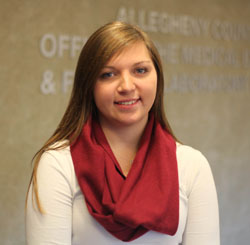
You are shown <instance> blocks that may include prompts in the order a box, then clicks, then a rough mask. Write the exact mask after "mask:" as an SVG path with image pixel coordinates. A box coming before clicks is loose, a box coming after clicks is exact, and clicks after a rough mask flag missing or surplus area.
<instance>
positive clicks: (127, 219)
mask: <svg viewBox="0 0 250 245" xmlns="http://www.w3.org/2000/svg"><path fill="white" fill-rule="evenodd" d="M70 150H71V156H72V160H73V164H74V167H75V172H76V176H77V179H78V182H79V185H80V188H81V190H82V192H83V194H84V197H85V200H86V204H87V207H88V210H89V212H90V214H91V215H92V216H93V217H94V218H95V219H96V220H97V221H98V222H99V223H100V224H101V225H102V226H103V227H104V228H105V229H106V230H107V231H109V232H110V233H111V234H112V235H114V236H115V237H116V238H118V239H120V240H122V241H132V240H134V239H136V238H138V237H140V236H141V235H143V234H144V233H146V232H147V231H148V230H154V231H158V232H161V233H165V234H168V235H174V234H175V233H176V231H177V228H178V221H179V185H178V172H177V160H176V143H175V141H174V139H173V138H172V136H171V135H170V134H169V133H168V132H167V131H166V130H164V129H163V128H162V127H161V125H160V124H159V123H158V122H157V121H155V120H154V117H153V116H152V117H151V119H150V120H149V122H148V124H147V127H146V129H145V131H144V133H143V136H142V139H141V142H140V147H139V150H138V152H137V154H136V156H135V159H134V161H133V164H132V167H131V169H130V171H129V174H128V175H127V177H125V176H124V175H123V173H122V170H121V168H120V166H119V163H118V162H117V160H116V158H115V156H114V154H113V152H112V150H111V148H110V146H109V144H108V142H107V139H106V137H105V135H104V133H103V131H102V129H101V127H100V125H99V124H98V123H97V122H95V121H94V120H91V119H90V120H88V122H87V123H86V124H85V125H84V126H83V130H82V133H81V135H80V136H79V138H78V139H77V141H76V142H75V143H74V144H72V145H71V146H70Z"/></svg>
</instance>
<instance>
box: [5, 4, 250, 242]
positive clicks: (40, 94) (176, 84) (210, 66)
mask: <svg viewBox="0 0 250 245" xmlns="http://www.w3.org/2000/svg"><path fill="white" fill-rule="evenodd" d="M0 3H1V8H0V23H1V31H0V44H1V45H0V51H1V54H0V84H1V85H0V86H1V87H0V88H1V89H0V94H1V96H0V108H1V116H0V125H1V129H0V130H1V139H2V143H1V165H0V183H1V185H0V193H1V197H0V200H1V202H0V210H1V211H0V237H1V244H18V245H21V244H25V239H24V200H25V192H26V188H27V185H28V181H29V177H30V173H31V165H30V160H31V158H32V156H33V154H34V153H35V152H36V150H38V148H39V147H40V146H41V145H42V143H43V142H44V141H45V140H46V139H47V138H48V137H49V136H50V135H51V133H52V132H53V130H54V129H55V127H56V125H57V124H58V122H59V120H60V118H61V116H62V114H63V112H64V110H65V106H66V104H67V101H68V97H69V88H70V85H69V84H70V83H71V81H72V76H73V73H72V72H73V71H74V67H75V64H76V60H77V55H78V53H79V52H78V46H79V45H81V44H82V43H83V42H84V40H85V38H86V37H88V36H89V35H90V34H91V33H92V32H93V31H94V30H95V29H96V28H97V27H99V26H100V25H102V24H103V23H106V22H108V21H111V20H115V19H117V18H120V19H124V20H127V21H130V22H134V23H137V24H140V25H141V26H142V27H143V28H144V29H146V30H147V31H148V33H149V34H150V35H151V36H152V38H153V39H154V40H155V41H156V42H157V43H158V46H159V47H160V50H161V54H162V57H163V60H164V69H165V75H166V87H167V90H166V94H165V95H166V96H165V98H166V109H167V113H168V117H169V120H170V122H171V124H172V126H173V129H174V131H175V133H176V135H177V137H178V138H179V139H180V140H181V141H182V142H184V143H186V144H189V145H191V146H193V147H196V148H198V149H199V150H201V151H202V152H203V153H204V154H205V155H206V156H207V158H208V159H209V161H210V164H211V167H212V170H213V173H214V177H215V182H216V185H217V190H218V197H219V204H220V215H221V237H222V238H221V240H222V244H225V245H233V244H248V243H249V240H250V234H249V227H250V219H249V213H250V196H249V191H248V188H249V185H250V180H249V177H248V174H249V171H250V167H249V166H250V165H249V159H250V153H249V152H250V151H249V149H250V141H249V138H250V135H249V134H250V123H249V120H250V113H249V104H250V72H249V70H250V24H249V23H250V15H249V13H250V1H248V0H211V1H203V0H192V1H191V0H186V1H181V0H164V1H163V0H162V1H160V0H156V1H151V0H137V1H129V0H127V1H125V0H124V1H118V0H109V1H102V0H95V1H93V0H92V1H90V0H74V1H73V0H72V1H67V0H61V1H49V0H43V1H34V0H24V1H18V0H9V1H3V0H1V1H0ZM139 16H140V17H139ZM68 85H69V86H68Z"/></svg>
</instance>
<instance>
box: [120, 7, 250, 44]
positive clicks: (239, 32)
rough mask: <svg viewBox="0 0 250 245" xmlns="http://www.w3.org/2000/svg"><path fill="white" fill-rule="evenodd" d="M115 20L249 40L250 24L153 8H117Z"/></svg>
mask: <svg viewBox="0 0 250 245" xmlns="http://www.w3.org/2000/svg"><path fill="white" fill-rule="evenodd" d="M116 19H117V20H120V21H125V22H129V23H131V24H137V25H138V26H140V27H141V28H142V29H143V30H145V31H147V32H158V33H163V34H174V35H183V36H203V37H212V38H214V39H216V40H232V41H239V40H245V41H246V40H248V41H249V40H250V25H249V24H248V25H247V24H234V23H230V22H226V21H220V20H208V19H205V18H199V17H194V16H189V15H175V14H169V13H166V12H157V11H154V10H148V11H146V10H144V9H139V10H136V9H135V8H126V7H124V6H122V7H120V8H119V9H118V13H117V18H116Z"/></svg>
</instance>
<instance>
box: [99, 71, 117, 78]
mask: <svg viewBox="0 0 250 245" xmlns="http://www.w3.org/2000/svg"><path fill="white" fill-rule="evenodd" d="M113 76H114V73H113V72H104V73H102V74H101V76H100V78H101V79H107V78H110V77H113Z"/></svg>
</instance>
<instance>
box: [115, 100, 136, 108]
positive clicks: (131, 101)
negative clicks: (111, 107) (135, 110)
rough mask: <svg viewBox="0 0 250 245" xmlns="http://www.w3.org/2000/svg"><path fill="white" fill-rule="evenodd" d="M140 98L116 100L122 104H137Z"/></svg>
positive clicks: (116, 102)
mask: <svg viewBox="0 0 250 245" xmlns="http://www.w3.org/2000/svg"><path fill="white" fill-rule="evenodd" d="M139 100H140V98H139V99H130V100H120V101H115V104H116V105H120V106H132V105H135V104H136V103H137V102H138V101H139Z"/></svg>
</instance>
